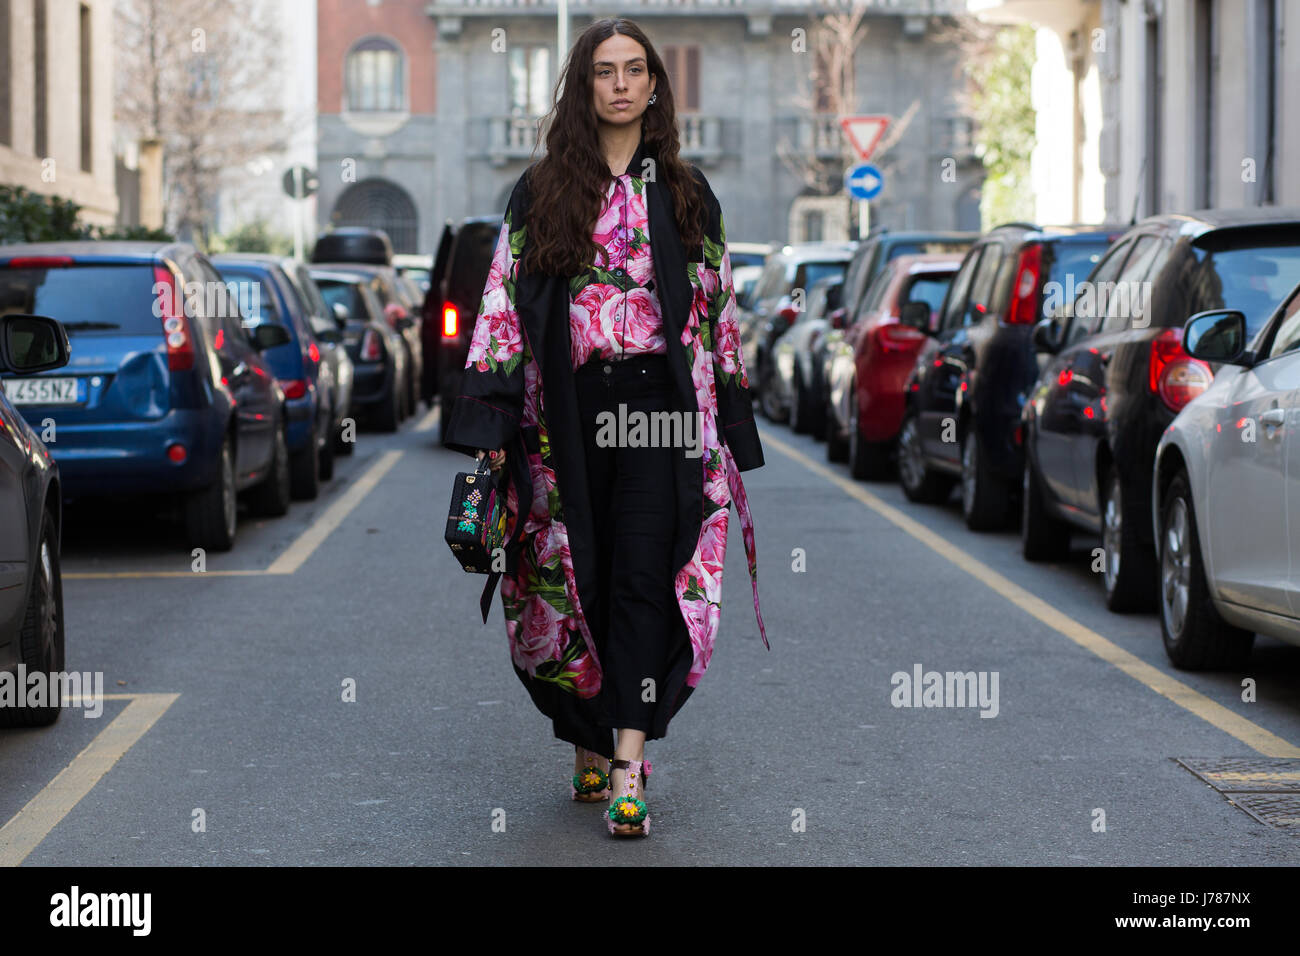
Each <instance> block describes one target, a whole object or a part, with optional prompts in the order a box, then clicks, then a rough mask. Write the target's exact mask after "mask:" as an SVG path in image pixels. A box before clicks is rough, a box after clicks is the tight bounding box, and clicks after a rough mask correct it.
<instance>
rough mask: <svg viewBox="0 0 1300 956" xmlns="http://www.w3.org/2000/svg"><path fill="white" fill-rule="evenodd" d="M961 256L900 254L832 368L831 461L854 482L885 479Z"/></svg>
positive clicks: (866, 298)
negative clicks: (930, 332) (916, 372)
mask: <svg viewBox="0 0 1300 956" xmlns="http://www.w3.org/2000/svg"><path fill="white" fill-rule="evenodd" d="M961 260H962V253H961V252H946V253H936V254H931V255H915V256H899V257H898V258H896V259H893V260H891V261H890V263H889V264H888V265H887V266H886V267H885V270H884V271H883V272H881V274H880V275H879V276H878V277H877V278H876V280H875V281H874V282H873V283H872V284H871V287H870V288H868V289H867V291H866V292H865V293H864V294H863V296H862V302H861V305H860V306H859V311H858V314H857V318H856V319H854V320H853V321H852V323H851V324H850V325H849V326H848V328H847V329H846V330H845V332H844V336H843V338H842V339H841V340H840V341H839V342H838V343H836V344H835V346H834V347H833V350H832V352H831V356H830V361H829V362H828V363H827V367H828V386H829V392H830V402H829V403H828V405H827V414H828V418H827V422H826V457H827V458H829V459H830V460H831V461H844V460H845V459H846V458H847V459H848V462H849V470H850V472H852V474H853V477H854V478H884V477H887V475H888V473H889V467H890V456H891V454H892V452H893V447H894V440H895V439H896V438H897V437H898V430H899V428H900V426H901V425H902V422H903V388H904V385H905V383H906V381H907V376H908V373H909V372H911V371H912V366H913V365H914V364H915V363H916V355H917V353H918V352H919V351H920V349H921V345H922V343H923V342H925V338H926V333H925V331H923V329H932V328H933V327H934V326H933V324H932V323H933V322H934V320H935V319H936V318H937V316H938V314H939V307H940V306H941V305H942V304H943V297H944V294H945V293H946V292H947V291H948V284H949V283H950V282H952V277H953V275H955V274H956V272H957V269H958V267H959V266H960V265H961Z"/></svg>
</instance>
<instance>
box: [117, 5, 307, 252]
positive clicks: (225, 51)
mask: <svg viewBox="0 0 1300 956" xmlns="http://www.w3.org/2000/svg"><path fill="white" fill-rule="evenodd" d="M115 7H116V30H117V39H118V41H119V42H120V43H121V45H122V49H123V50H126V51H131V52H130V53H127V54H125V55H121V56H119V57H118V58H117V64H118V66H117V76H116V87H117V89H116V96H115V98H114V105H115V120H116V122H117V123H118V124H120V126H121V127H123V128H124V129H127V130H130V131H132V132H133V133H134V135H136V136H137V137H139V138H141V139H149V138H152V139H158V140H160V141H161V143H162V145H163V153H164V164H163V191H164V198H163V206H164V210H165V215H166V225H167V227H168V231H170V232H173V233H175V234H177V235H180V236H184V237H189V238H194V239H196V240H197V241H198V242H199V243H200V244H201V245H206V243H207V240H208V237H209V232H210V225H211V218H212V208H213V205H214V203H215V199H216V196H217V194H218V192H219V190H220V188H221V187H222V185H224V184H225V183H227V182H228V181H229V180H230V179H231V177H238V176H243V175H247V172H246V171H245V170H244V164H245V163H247V162H248V161H250V160H252V159H254V158H256V157H258V156H259V155H261V154H263V153H266V152H268V151H272V150H281V149H283V148H284V145H285V143H286V141H287V140H288V138H289V131H288V130H287V129H286V127H285V117H284V115H283V111H282V110H281V109H280V108H279V106H278V95H279V91H280V89H281V88H282V85H283V70H282V66H281V62H282V58H281V56H280V48H281V45H282V44H281V37H280V31H279V26H278V21H277V19H276V11H275V10H274V9H273V7H272V6H271V5H270V4H268V3H264V2H261V0H222V2H220V3H212V2H211V0H117V3H116V5H115Z"/></svg>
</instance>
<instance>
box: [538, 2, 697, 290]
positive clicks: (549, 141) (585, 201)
mask: <svg viewBox="0 0 1300 956" xmlns="http://www.w3.org/2000/svg"><path fill="white" fill-rule="evenodd" d="M615 33H618V34H621V35H622V36H626V37H630V38H631V39H633V40H635V41H636V42H637V43H640V44H641V46H642V47H643V48H644V49H645V56H646V62H647V64H648V66H649V70H650V73H651V75H653V76H655V77H657V79H656V81H655V93H656V94H657V96H656V97H655V102H654V105H653V106H650V107H648V108H647V109H646V111H645V113H644V114H643V115H642V117H641V123H642V131H643V133H644V136H645V143H646V150H647V152H648V153H650V154H652V155H654V156H655V157H656V164H655V173H654V175H655V180H656V182H655V185H660V184H666V185H667V186H668V188H669V190H670V191H671V192H672V197H673V218H674V219H675V221H676V223H677V232H678V235H679V236H680V237H681V240H682V244H683V245H684V246H685V247H686V248H687V249H691V248H693V247H696V246H699V245H700V244H701V243H702V242H703V241H704V223H703V216H704V197H703V195H702V190H701V188H700V185H699V183H698V182H697V181H696V179H695V177H694V176H692V175H691V173H690V170H689V169H688V168H687V166H686V164H685V163H684V162H683V161H682V160H681V159H679V158H678V155H677V153H678V141H677V111H676V107H675V105H674V101H673V91H672V87H671V86H670V85H669V82H668V73H667V71H666V70H665V69H664V64H663V60H661V59H660V58H659V53H658V52H657V51H656V50H655V48H654V46H653V45H651V43H650V40H649V38H648V37H646V35H645V33H644V32H643V31H642V29H641V28H640V27H639V26H637V25H636V24H635V23H634V22H632V21H631V20H627V19H624V18H622V17H606V18H605V19H602V20H597V21H596V22H595V23H593V24H592V25H591V26H589V27H588V28H587V29H586V30H584V31H583V32H582V35H581V36H579V37H578V40H577V42H576V43H574V44H573V48H572V49H571V50H570V51H569V58H568V60H567V62H566V64H565V67H564V69H563V71H562V72H563V75H564V81H563V86H562V87H561V85H560V84H558V83H557V84H556V90H555V94H554V95H553V97H552V100H553V106H552V109H551V112H550V113H549V114H548V115H547V116H546V117H545V118H544V119H543V122H547V121H549V128H548V131H547V133H546V155H545V156H544V157H543V158H542V159H540V160H538V161H537V162H536V163H534V164H533V165H532V166H530V167H529V168H528V170H527V171H526V174H525V175H526V185H527V189H528V215H527V219H526V221H527V226H528V232H527V236H528V241H527V246H528V248H527V249H526V250H525V252H524V258H523V261H522V262H521V263H520V268H521V269H523V270H524V271H527V272H538V273H544V274H549V275H561V276H573V275H578V274H581V273H582V272H585V271H586V270H587V269H588V268H590V267H591V266H592V265H594V264H595V262H596V261H597V259H596V257H597V255H598V254H599V253H600V252H601V250H600V247H599V246H597V245H596V243H595V242H594V241H592V238H591V236H592V233H593V232H595V230H596V220H597V219H598V218H599V216H600V208H601V205H602V204H603V202H604V199H605V192H606V190H607V189H608V186H609V182H610V180H611V179H612V178H613V177H612V176H611V175H610V171H609V163H608V162H607V161H606V159H605V156H604V154H603V153H602V152H601V149H600V139H599V135H598V133H597V124H598V120H597V116H596V108H595V106H594V105H593V103H592V76H593V73H594V71H593V69H592V61H593V60H594V58H595V51H596V48H597V47H598V46H600V44H602V43H604V42H605V41H606V40H607V39H609V38H610V37H611V36H613V35H614V34H615ZM561 89H563V91H564V92H563V94H560V92H559V91H560V90H561ZM640 173H641V171H640V170H636V171H635V174H636V175H640Z"/></svg>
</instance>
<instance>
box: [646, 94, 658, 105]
mask: <svg viewBox="0 0 1300 956" xmlns="http://www.w3.org/2000/svg"><path fill="white" fill-rule="evenodd" d="M658 98H659V94H658V93H651V94H650V102H649V104H648V105H650V106H654V102H655V100H656V99H658Z"/></svg>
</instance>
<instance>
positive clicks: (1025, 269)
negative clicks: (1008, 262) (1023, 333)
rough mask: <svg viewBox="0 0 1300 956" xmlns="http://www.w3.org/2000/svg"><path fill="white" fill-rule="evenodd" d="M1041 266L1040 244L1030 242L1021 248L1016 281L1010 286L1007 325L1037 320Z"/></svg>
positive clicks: (1030, 322) (1041, 249) (1031, 323)
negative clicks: (1009, 308)
mask: <svg viewBox="0 0 1300 956" xmlns="http://www.w3.org/2000/svg"><path fill="white" fill-rule="evenodd" d="M1042 266H1043V247H1042V246H1040V245H1038V244H1037V243H1031V244H1030V245H1027V246H1025V248H1024V249H1022V250H1021V252H1020V263H1019V265H1018V266H1017V267H1016V283H1015V285H1014V286H1012V287H1011V310H1010V311H1009V312H1008V313H1007V324H1008V325H1033V324H1034V323H1035V322H1037V321H1038V313H1039V307H1038V280H1039V277H1040V275H1041V273H1042Z"/></svg>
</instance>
